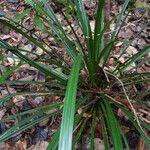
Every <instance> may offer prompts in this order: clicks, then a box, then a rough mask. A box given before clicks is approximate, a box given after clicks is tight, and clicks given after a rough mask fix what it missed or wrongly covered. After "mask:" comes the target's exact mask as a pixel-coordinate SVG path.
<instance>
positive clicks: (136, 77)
mask: <svg viewBox="0 0 150 150" xmlns="http://www.w3.org/2000/svg"><path fill="white" fill-rule="evenodd" d="M25 2H26V4H27V6H28V9H26V10H25V11H23V12H22V13H20V14H19V15H18V16H17V17H16V18H11V17H10V16H7V15H4V14H1V17H0V23H1V24H2V25H3V26H4V27H5V26H7V27H8V28H10V29H11V30H14V31H15V32H17V33H19V34H21V35H22V36H23V37H24V38H26V39H27V40H28V42H30V43H32V44H34V45H35V47H39V48H40V49H42V51H43V52H44V54H43V55H38V54H37V53H35V52H34V50H33V51H30V52H29V51H27V50H25V49H23V48H18V47H14V46H12V45H11V44H10V43H9V42H6V41H5V40H3V39H0V48H1V49H3V50H6V51H9V52H11V53H12V54H14V55H15V56H16V58H17V59H19V60H20V63H19V64H18V65H16V66H15V67H12V68H11V69H10V70H6V72H4V73H3V75H2V76H1V77H0V84H1V85H2V84H9V85H13V84H14V85H17V84H27V85H28V84H30V85H43V86H46V87H48V89H49V90H45V91H41V90H37V91H25V92H24V91H23V92H17V93H11V94H9V95H7V96H4V97H2V98H1V100H0V105H1V107H6V108H9V104H10V101H11V100H12V98H13V97H14V96H16V95H22V94H25V95H29V94H31V93H32V94H34V95H35V96H39V95H41V96H46V97H50V96H52V95H57V96H59V97H60V98H63V101H62V102H60V101H59V102H57V101H55V102H54V103H53V104H48V105H40V106H38V107H36V108H34V109H29V110H27V111H23V112H21V113H19V114H13V115H10V116H8V117H4V118H3V119H2V120H1V121H0V122H1V123H2V122H3V123H6V122H9V121H10V120H13V119H16V118H18V117H19V118H20V117H21V118H23V119H21V120H20V121H18V122H16V124H14V125H13V126H12V127H11V128H9V129H7V130H6V131H5V132H4V133H3V134H2V135H1V136H0V142H4V141H6V140H8V139H10V138H11V137H13V136H16V135H17V134H20V133H21V132H23V131H25V130H26V129H28V128H30V127H32V126H34V125H36V124H38V123H39V122H41V121H42V120H44V119H46V118H50V117H52V116H57V115H58V114H62V121H61V125H60V127H59V128H58V129H57V131H56V132H55V133H54V134H53V136H52V138H51V139H50V142H49V145H48V147H47V149H49V150H54V149H59V150H70V149H74V148H75V145H76V144H77V143H78V142H79V141H80V139H81V137H82V135H83V133H85V132H86V129H87V126H89V125H90V127H91V130H90V135H89V138H90V149H91V150H92V149H94V137H95V132H96V130H97V127H99V128H100V130H101V133H102V139H103V141H104V146H105V149H110V147H111V146H112V145H110V144H111V143H112V144H113V147H114V149H115V150H122V149H124V147H126V149H130V148H129V145H128V141H127V138H126V136H125V133H124V132H123V130H122V128H121V124H122V122H121V121H120V118H119V116H117V113H116V111H117V110H118V109H119V110H121V111H122V113H123V114H124V116H126V117H127V118H128V120H129V122H130V123H132V125H133V129H134V130H135V131H136V132H138V133H139V135H140V136H141V137H142V138H143V139H144V141H145V143H146V144H147V145H148V146H150V139H149V137H148V135H147V133H146V132H147V131H150V125H149V124H148V123H146V122H145V121H143V120H142V118H139V117H138V115H137V113H136V110H135V109H134V106H133V103H135V99H134V97H132V99H130V96H131V95H132V94H133V95H138V94H139V95H140V94H142V95H144V94H147V93H146V92H144V91H131V90H129V86H131V85H138V84H141V83H147V82H148V81H149V79H148V78H147V76H148V75H149V73H148V72H142V73H138V72H136V71H135V70H136V68H137V67H140V66H141V65H142V64H144V63H145V62H146V61H149V59H146V60H143V61H142V62H141V63H140V64H138V65H137V66H134V67H132V64H133V63H134V62H136V61H137V60H139V59H140V58H141V57H142V56H144V55H145V54H147V53H148V52H150V47H149V46H148V47H145V48H144V49H142V50H140V51H139V52H138V53H136V54H135V55H133V56H132V57H130V58H128V59H127V60H126V61H125V62H124V63H121V62H119V58H120V57H121V56H122V55H123V54H124V53H126V50H127V48H128V47H129V46H130V45H131V43H132V42H133V41H134V39H132V40H129V41H127V40H122V41H121V42H123V43H124V45H125V46H124V49H120V55H119V56H118V58H116V59H114V62H113V69H109V63H108V61H109V59H110V55H111V53H112V50H113V47H114V44H115V43H116V42H119V40H118V38H117V37H118V34H119V32H120V30H121V28H122V26H123V23H124V21H125V19H126V18H127V17H125V19H122V18H123V16H124V15H125V16H127V15H128V14H125V12H126V8H127V6H128V3H129V0H125V2H124V4H123V6H122V11H121V12H120V13H119V14H118V15H117V16H115V17H114V18H112V19H111V20H110V21H109V22H108V23H107V24H106V23H104V16H105V11H104V6H105V0H98V1H97V12H96V19H95V28H94V31H92V29H91V26H90V21H89V19H88V16H87V15H86V11H85V9H84V5H83V2H82V0H72V1H66V2H64V1H63V0H61V1H54V2H53V3H54V4H55V8H57V11H59V13H60V14H61V15H62V16H63V18H64V20H65V24H67V27H68V28H69V29H70V30H71V33H72V34H70V33H68V32H66V30H65V29H64V26H63V24H62V23H61V21H60V20H59V19H58V17H57V15H56V14H55V12H54V10H53V8H52V6H51V5H50V4H49V3H48V2H47V1H46V0H40V1H36V0H25ZM60 6H61V7H62V8H64V7H66V10H65V11H64V10H63V11H62V9H61V8H60ZM30 12H34V15H35V16H34V23H35V27H36V28H37V30H38V31H40V32H41V33H44V34H48V35H49V36H50V37H52V38H53V39H54V41H55V43H56V44H57V45H58V46H59V47H62V48H63V50H64V52H63V55H61V54H60V53H59V52H58V51H57V49H54V48H53V47H52V45H51V43H47V41H45V40H44V39H39V38H38V36H37V35H35V34H34V33H31V32H30V31H29V30H28V29H27V28H26V27H25V26H24V25H23V24H22V21H23V19H24V18H25V16H26V15H28V14H29V13H30ZM69 18H72V20H75V21H76V22H78V26H79V28H80V29H81V31H82V33H83V37H82V38H83V39H84V44H83V43H82V42H81V37H78V35H77V33H76V31H75V29H74V26H73V23H74V21H72V22H70V19H69ZM111 23H115V28H114V30H113V31H112V32H110V37H107V41H106V37H105V33H106V31H108V29H109V27H110V25H111ZM141 31H142V29H141ZM141 31H139V32H138V33H137V35H135V38H136V37H138V36H139V35H140V32H141ZM23 52H26V54H25V53H23ZM29 54H32V55H33V56H36V59H34V57H33V58H31V57H29ZM45 55H46V56H48V57H45ZM64 56H65V57H64ZM65 58H67V59H65ZM25 63H27V64H29V65H30V66H32V67H34V68H36V69H37V70H38V71H39V72H42V73H44V74H45V75H46V78H48V79H49V80H46V81H45V82H39V81H9V80H7V78H8V77H9V76H10V75H11V74H13V72H14V71H15V70H16V69H18V68H19V67H20V66H21V65H23V64H25ZM117 89H119V90H117ZM141 101H142V99H141ZM50 110H53V111H51V113H47V112H49V111H50Z"/></svg>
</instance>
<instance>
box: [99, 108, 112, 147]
mask: <svg viewBox="0 0 150 150" xmlns="http://www.w3.org/2000/svg"><path fill="white" fill-rule="evenodd" d="M99 113H100V114H101V116H100V117H99V122H100V127H101V129H102V135H103V141H104V145H105V150H110V145H109V136H108V133H107V127H106V122H105V118H104V115H103V114H102V110H101V108H99Z"/></svg>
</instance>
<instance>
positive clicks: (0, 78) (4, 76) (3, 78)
mask: <svg viewBox="0 0 150 150" xmlns="http://www.w3.org/2000/svg"><path fill="white" fill-rule="evenodd" d="M20 66H21V64H19V65H17V66H15V67H12V68H11V69H8V70H6V71H5V72H4V73H3V74H2V75H1V76H0V82H3V81H4V80H6V79H7V78H8V77H9V76H10V75H12V74H13V73H14V71H15V70H16V69H18V68H19V67H20Z"/></svg>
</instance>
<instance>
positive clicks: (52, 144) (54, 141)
mask: <svg viewBox="0 0 150 150" xmlns="http://www.w3.org/2000/svg"><path fill="white" fill-rule="evenodd" d="M87 99H88V97H87V96H86V97H84V98H83V99H79V100H77V105H76V111H77V110H78V109H79V107H81V106H82V105H83V104H84V103H85V101H86V100H87ZM80 101H81V103H79V102H80ZM87 108H88V107H87ZM87 108H85V109H83V112H82V113H81V114H80V115H78V114H77V115H76V116H75V120H74V122H75V123H74V128H75V127H76V126H77V124H78V123H79V122H80V120H81V119H82V116H83V113H85V112H86V111H87ZM59 133H60V128H58V129H57V131H56V132H55V134H54V136H53V137H52V140H51V141H50V143H49V145H48V147H47V150H51V149H53V150H56V149H57V147H58V143H59Z"/></svg>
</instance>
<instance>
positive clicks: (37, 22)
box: [34, 15, 44, 30]
mask: <svg viewBox="0 0 150 150" xmlns="http://www.w3.org/2000/svg"><path fill="white" fill-rule="evenodd" d="M34 23H35V26H36V27H37V29H39V30H43V28H44V24H43V20H42V19H41V18H40V17H39V16H37V15H36V16H35V18H34Z"/></svg>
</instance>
